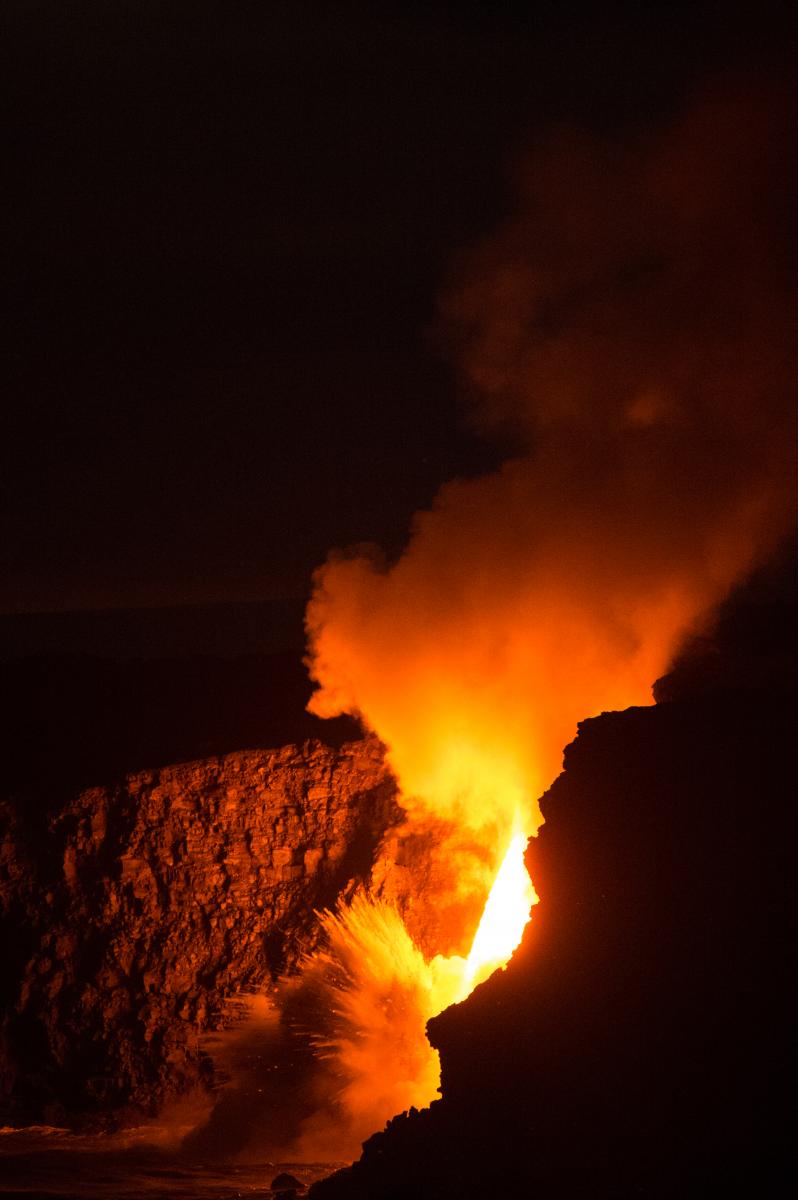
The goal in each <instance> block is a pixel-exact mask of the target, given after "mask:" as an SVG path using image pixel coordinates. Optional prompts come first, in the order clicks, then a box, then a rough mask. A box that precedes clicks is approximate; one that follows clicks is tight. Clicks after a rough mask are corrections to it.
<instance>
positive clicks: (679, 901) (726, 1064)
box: [313, 690, 798, 1200]
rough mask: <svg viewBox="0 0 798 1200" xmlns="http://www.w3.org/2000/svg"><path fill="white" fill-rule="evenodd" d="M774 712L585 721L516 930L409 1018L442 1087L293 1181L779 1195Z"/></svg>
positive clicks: (785, 748) (726, 705) (779, 788)
mask: <svg viewBox="0 0 798 1200" xmlns="http://www.w3.org/2000/svg"><path fill="white" fill-rule="evenodd" d="M796 717H798V701H797V700H796V696H795V694H794V692H791V693H787V692H785V691H783V690H782V691H781V692H772V693H769V694H765V693H761V692H755V691H750V692H749V691H737V692H727V693H725V694H716V695H714V696H706V697H697V698H692V699H685V700H681V701H678V702H674V703H669V704H662V705H658V706H656V707H653V708H648V709H632V710H629V711H627V712H623V713H609V714H604V715H603V716H601V717H598V718H595V719H593V720H589V721H585V722H584V723H583V724H582V725H581V726H580V730H579V736H578V737H577V739H576V741H575V742H574V743H573V744H572V745H571V746H569V747H568V749H567V752H566V755H565V770H564V772H563V774H562V775H561V776H560V777H559V778H558V779H557V781H556V782H555V783H554V785H553V786H552V787H551V789H550V790H549V791H548V793H547V794H546V796H545V797H544V799H543V811H544V815H545V818H546V824H545V825H544V826H543V828H542V829H541V831H540V833H539V835H538V837H537V838H536V839H533V840H532V842H531V843H530V848H529V852H528V863H529V867H530V873H531V875H532V878H533V880H534V881H535V884H536V887H537V890H538V893H539V895H540V904H539V905H538V906H537V908H536V909H535V912H534V914H533V918H532V921H531V923H530V925H529V926H528V928H527V935H526V937H525V939H524V942H523V944H522V946H521V947H520V949H519V951H517V953H516V955H515V957H514V959H513V961H512V962H511V964H510V966H509V968H508V969H507V970H506V971H505V972H503V973H502V972H499V973H497V974H496V975H494V977H493V978H492V979H491V980H489V981H488V982H487V983H485V984H483V985H482V986H481V987H480V988H478V989H477V991H476V992H475V993H474V994H473V995H472V996H471V997H470V998H469V999H468V1000H467V1001H465V1002H464V1003H463V1004H460V1005H456V1006H454V1007H452V1008H450V1009H448V1010H447V1011H446V1012H445V1013H443V1014H441V1016H440V1017H437V1018H436V1019H435V1020H433V1021H431V1022H430V1025H429V1030H430V1040H431V1041H432V1042H433V1044H434V1045H436V1046H437V1047H438V1048H439V1050H440V1053H441V1060H442V1099H441V1100H440V1101H438V1102H436V1103H435V1104H433V1105H432V1107H431V1109H429V1110H426V1111H424V1112H422V1113H415V1112H411V1114H410V1115H409V1116H404V1117H399V1118H397V1119H396V1120H394V1121H393V1122H391V1123H390V1125H389V1126H388V1129H387V1131H386V1132H385V1133H383V1134H377V1135H376V1136H375V1137H373V1138H371V1139H370V1141H369V1142H367V1143H366V1146H365V1152H364V1155H363V1158H362V1160H361V1161H360V1162H359V1163H357V1164H355V1166H354V1167H353V1168H351V1169H350V1170H348V1171H346V1172H343V1173H341V1174H340V1175H338V1176H334V1177H333V1178H332V1179H330V1180H328V1181H326V1182H325V1183H323V1184H320V1185H317V1190H316V1189H314V1192H313V1194H314V1195H318V1196H319V1200H321V1198H322V1197H324V1200H328V1198H330V1200H332V1198H333V1197H334V1198H350V1200H351V1198H354V1197H358V1198H365V1197H368V1200H380V1198H384V1200H388V1197H391V1198H392V1200H397V1198H400V1197H407V1198H410V1197H426V1196H429V1197H433V1196H434V1197H436V1200H440V1198H445V1197H449V1196H452V1197H455V1196H456V1197H458V1198H460V1200H462V1198H464V1197H465V1198H468V1197H475V1198H476V1197H483V1196H485V1195H493V1194H497V1195H498V1194H503V1191H502V1189H503V1188H506V1189H507V1194H514V1192H515V1191H519V1193H520V1191H523V1192H524V1194H527V1192H528V1194H529V1195H536V1196H541V1197H552V1198H554V1197H556V1198H557V1200H563V1198H567V1197H570V1196H574V1197H576V1196H585V1195H590V1196H592V1197H610V1196H612V1197H627V1196H628V1197H632V1196H647V1197H655V1196H656V1197H663V1198H665V1197H673V1196H710V1195H713V1196H714V1195H721V1194H725V1192H726V1191H727V1190H728V1191H732V1190H733V1189H734V1187H735V1186H738V1187H739V1186H740V1185H742V1186H743V1189H744V1190H747V1191H748V1193H749V1194H751V1195H765V1194H766V1195H776V1194H781V1193H782V1192H786V1191H788V1190H791V1187H790V1185H789V1178H790V1174H791V1173H792V1172H794V1167H793V1166H792V1165H791V1164H792V1160H793V1155H792V1151H791V1149H790V1147H791V1141H792V1131H791V1129H790V1127H789V1117H788V1115H787V1114H788V1112H789V1105H785V1102H784V1099H783V1097H784V1095H785V1094H786V1092H787V1084H788V1083H789V1080H790V1078H791V1068H790V1065H789V1063H790V1048H791V1046H792V1045H793V1034H792V1025H793V1020H794V1011H795V1002H796V995H795V982H796V979H795V960H794V951H793V947H794V944H795V847H796V833H798V830H797V829H796V807H795V802H794V792H795V788H794V731H795V727H796ZM792 1183H793V1184H794V1178H793V1179H792Z"/></svg>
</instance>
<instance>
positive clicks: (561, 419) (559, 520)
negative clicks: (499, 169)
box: [307, 88, 796, 847]
mask: <svg viewBox="0 0 798 1200" xmlns="http://www.w3.org/2000/svg"><path fill="white" fill-rule="evenodd" d="M787 126H788V122H787V121H785V119H784V110H783V108H782V107H781V106H780V105H779V103H778V98H777V97H775V96H774V95H773V94H768V93H767V92H764V91H762V90H761V89H760V90H754V89H751V88H748V89H745V88H742V89H738V90H737V91H736V92H733V93H731V94H730V93H729V92H728V91H727V92H725V93H723V94H721V93H718V92H715V93H708V94H706V95H705V96H704V97H703V98H702V99H701V101H700V103H698V104H696V105H694V106H693V108H692V109H691V111H690V112H689V113H688V114H687V115H686V116H684V117H683V118H682V119H680V120H679V121H678V122H676V123H674V124H673V125H672V126H671V127H670V128H668V129H666V130H665V131H664V132H662V131H660V132H659V134H658V135H657V136H656V137H654V136H651V135H647V136H643V135H639V136H636V137H633V138H629V139H627V140H625V141H623V142H615V143H612V142H609V141H600V140H597V139H596V138H592V137H588V136H586V135H583V134H578V133H573V132H563V131H561V132H559V133H557V134H555V135H552V136H551V137H549V138H548V140H547V141H546V142H545V143H544V144H541V145H540V146H539V147H538V148H537V150H536V152H535V153H534V154H533V155H532V156H531V157H530V158H529V159H528V160H526V161H525V162H524V163H522V165H521V167H520V169H519V171H518V186H519V193H520V198H519V207H518V211H517V214H516V215H515V216H514V217H513V218H512V219H511V220H509V221H508V222H507V224H506V225H505V227H504V228H502V229H501V230H499V232H498V233H497V234H495V236H493V237H491V238H489V239H488V240H487V241H486V242H485V243H484V244H483V245H482V246H481V247H479V248H478V249H477V250H476V251H475V252H474V253H472V254H471V255H470V256H468V257H467V258H466V260H465V261H464V263H463V264H462V267H461V271H460V274H459V276H458V278H457V279H456V281H455V283H454V284H453V286H452V287H451V288H450V289H449V292H448V294H447V296H446V297H445V300H444V303H443V311H444V315H445V320H446V323H447V332H448V336H449V338H450V340H451V343H452V345H453V346H454V347H455V348H456V353H457V358H458V361H459V363H460V366H461V368H462V371H463V376H464V379H465V381H466V382H467V384H468V385H469V387H470V389H471V390H472V392H473V393H474V396H475V400H476V419H477V420H478V421H479V422H480V424H481V425H482V426H483V427H484V428H485V429H486V430H495V429H501V430H502V431H503V433H504V435H505V436H506V435H507V432H508V431H510V432H511V434H512V436H513V437H514V439H515V443H516V447H517V449H516V452H515V453H514V455H513V456H512V457H511V458H509V459H508V461H507V462H505V464H504V465H503V466H502V467H501V469H500V470H498V471H497V472H496V473H495V474H491V475H488V476H485V477H483V478H478V479H469V480H455V481H453V482H451V483H448V484H446V485H445V486H444V487H442V488H441V490H440V492H439V494H438V496H437V498H436V500H435V502H434V504H433V506H432V508H431V509H430V510H429V511H427V512H422V513H420V514H418V515H417V517H416V519H415V525H414V530H413V534H412V537H411V540H410V543H409V545H408V547H407V549H406V551H405V553H404V554H403V556H402V557H401V558H400V559H399V560H398V561H397V562H395V563H393V564H391V565H385V564H384V563H383V562H382V561H381V559H380V556H379V554H378V552H376V551H374V552H373V553H372V552H369V551H365V552H364V551H359V552H357V553H354V554H346V553H333V554H332V555H331V556H330V559H329V561H328V562H327V563H326V565H324V566H323V567H321V568H320V569H319V571H318V572H317V574H316V578H315V592H314V595H313V598H312V600H311V603H310V606H309V609H308V614H307V625H308V631H309V639H310V665H311V671H312V674H313V677H314V679H315V680H316V681H317V682H318V684H319V689H318V691H317V692H316V693H315V695H314V697H313V699H312V702H311V707H312V709H313V711H315V712H316V713H318V714H320V715H322V716H332V715H334V714H336V713H340V712H351V713H359V714H360V715H361V716H362V717H363V719H364V720H365V722H366V723H367V724H368V725H369V726H370V727H371V728H373V729H375V730H376V731H377V733H378V734H379V735H380V736H381V737H382V738H383V740H384V741H385V743H386V744H387V746H388V749H389V755H390V761H391V763H392V765H393V767H394V769H395V770H396V772H397V775H398V777H399V780H400V783H401V785H402V788H403V791H404V794H405V798H406V804H407V806H408V809H409V812H410V816H411V819H414V818H415V819H416V820H419V821H423V820H424V819H425V818H426V817H427V816H429V815H434V816H436V817H438V818H441V817H443V818H445V819H447V820H448V819H451V820H452V821H453V822H454V824H455V825H456V826H459V828H460V829H461V831H462V829H463V828H466V829H468V830H471V831H472V832H473V834H474V837H475V840H476V841H478V842H479V843H480V844H481V845H482V846H483V847H484V845H485V843H486V839H487V840H488V841H490V839H491V838H493V839H495V840H496V843H497V845H498V843H500V842H506V840H507V832H508V829H509V826H510V825H511V823H512V822H513V820H514V819H517V818H516V814H517V813H518V812H519V811H521V812H523V813H526V814H527V815H526V818H525V821H526V825H527V831H528V832H529V831H531V827H532V826H534V824H535V820H536V818H535V816H534V814H533V813H532V812H531V806H532V801H533V799H534V797H536V796H538V795H539V794H540V792H541V791H542V790H543V788H544V787H545V786H546V785H547V784H548V783H549V782H550V780H551V779H552V778H553V776H554V775H555V774H556V772H557V771H558V769H559V763H560V755H561V751H562V748H563V746H564V745H565V744H566V743H567V741H569V740H570V738H571V737H572V736H573V733H574V729H575V724H576V722H577V720H578V719H580V718H582V717H585V716H588V715H590V714H591V713H595V712H597V711H601V710H604V709H612V708H617V707H626V706H628V705H629V704H635V703H647V702H648V701H649V696H650V685H651V683H652V681H653V680H654V679H655V678H656V677H657V676H658V675H659V674H661V673H662V672H663V670H664V669H665V668H666V667H667V665H668V662H669V660H670V658H671V656H672V655H673V653H674V651H675V649H676V648H677V646H678V644H679V642H680V639H682V638H683V637H684V635H685V633H686V632H687V631H689V630H691V629H692V628H693V627H695V626H696V624H697V623H698V622H700V621H702V620H703V619H704V618H705V616H706V614H707V613H709V612H710V611H711V610H712V608H713V607H714V606H715V605H716V604H717V603H718V601H719V600H720V599H721V598H722V597H724V596H725V595H726V593H727V592H728V591H729V589H730V588H731V587H732V585H734V584H735V583H736V582H737V581H738V580H740V579H741V578H742V577H744V576H745V575H746V574H747V573H748V572H749V571H750V570H751V569H752V568H753V567H755V566H756V565H757V564H759V563H761V562H762V561H763V560H764V559H765V558H766V557H767V556H768V555H770V554H771V553H772V551H773V549H774V547H775V546H776V545H777V543H778V541H779V539H780V538H781V537H782V536H783V534H784V533H785V531H786V530H787V529H788V527H789V526H790V524H791V522H792V521H793V517H794V513H795V507H796V415H795V381H796V371H795V360H794V354H793V348H792V343H793V342H794V337H795V333H794V329H795V326H794V308H793V306H792V303H791V301H790V300H789V294H790V293H789V280H788V279H787V270H786V267H785V262H784V244H785V243H784V240H783V236H784V231H785V228H786V220H787V219H788V215H789V218H790V219H791V215H792V207H791V205H790V204H789V203H788V197H787V196H786V195H785V186H786V180H789V179H790V178H791V176H790V168H791V163H790V159H791V156H792V155H793V149H792V147H793V145H794V138H793V136H792V133H793V131H792V129H791V128H788V127H787ZM790 199H791V197H790ZM461 837H462V833H461Z"/></svg>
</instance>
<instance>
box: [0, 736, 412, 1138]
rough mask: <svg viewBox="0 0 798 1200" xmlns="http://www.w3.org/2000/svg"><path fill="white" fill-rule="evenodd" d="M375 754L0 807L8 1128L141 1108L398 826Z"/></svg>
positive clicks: (253, 765)
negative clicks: (38, 806)
mask: <svg viewBox="0 0 798 1200" xmlns="http://www.w3.org/2000/svg"><path fill="white" fill-rule="evenodd" d="M399 815H400V814H399V810H398V808H397V805H396V800H395V785H394V782H393V780H392V778H391V777H390V775H389V774H388V772H387V771H386V768H385V766H384V764H383V761H382V754H381V750H380V747H379V745H378V744H377V743H376V742H371V741H362V742H356V743H349V744H346V745H344V746H343V747H342V748H341V749H340V750H334V749H331V748H329V747H327V746H323V745H322V744H320V743H319V742H308V743H306V744H305V746H303V747H297V746H286V747H284V748H283V749H281V750H276V751H266V750H253V751H244V752H240V753H236V754H229V755H226V756H224V757H220V758H210V759H205V760H203V761H199V762H190V763H186V764H182V765H179V766H171V767H165V768H162V769H159V770H152V771H143V772H140V773H138V774H134V775H129V776H127V777H125V778H124V779H123V780H122V781H121V782H120V783H119V784H117V785H115V786H111V787H95V788H90V789H87V790H83V791H80V792H78V793H77V794H74V795H72V796H71V797H67V798H66V799H65V800H64V801H63V803H61V804H59V805H57V806H55V808H53V806H52V805H51V806H50V809H49V812H48V814H47V815H46V816H45V817H42V816H41V815H39V816H38V817H37V818H36V819H34V820H32V819H30V813H28V812H27V810H26V805H25V802H24V801H22V800H17V802H16V803H7V804H6V805H5V806H4V812H3V814H2V828H3V830H4V837H3V843H2V852H1V853H2V857H0V918H1V919H2V935H3V943H4V946H5V950H4V956H5V962H4V970H3V983H2V993H1V994H0V1003H1V1004H2V1036H3V1045H2V1050H3V1054H2V1056H1V1057H2V1063H3V1071H2V1076H0V1095H2V1102H3V1108H2V1119H4V1120H12V1121H26V1120H43V1119H44V1120H48V1121H51V1122H53V1121H55V1122H58V1121H63V1120H66V1119H70V1118H74V1117H75V1116H76V1115H77V1116H79V1115H83V1116H86V1115H91V1114H92V1113H97V1114H100V1113H105V1114H108V1113H115V1114H116V1115H117V1117H118V1116H120V1115H124V1114H125V1112H126V1111H127V1112H129V1113H130V1115H133V1113H134V1112H135V1111H139V1112H140V1111H142V1110H143V1111H145V1112H146V1111H154V1110H155V1109H156V1108H157V1107H158V1106H159V1105H160V1104H161V1103H162V1102H163V1101H164V1100H165V1099H166V1098H167V1097H168V1096H169V1095H171V1094H174V1093H177V1092H180V1091H183V1090H185V1089H186V1088H187V1087H190V1086H191V1085H192V1084H193V1083H196V1082H198V1081H200V1080H203V1079H206V1080H207V1078H208V1076H209V1074H210V1073H211V1071H212V1068H211V1067H210V1064H209V1063H208V1060H207V1059H205V1058H204V1057H203V1055H202V1054H201V1053H200V1051H199V1046H198V1038H199V1036H200V1035H201V1034H202V1033H203V1032H205V1031H208V1030H213V1029H215V1028H218V1027H219V1025H220V1024H221V1023H222V1021H223V1019H224V1018H223V1012H224V1005H225V1001H226V999H227V998H228V997H230V996H232V995H234V994H235V993H236V992H238V991H239V990H240V989H242V988H247V987H255V986H258V985H261V984H263V983H264V981H268V979H269V977H270V975H271V974H273V973H278V972H281V971H284V970H286V969H289V968H290V967H291V966H292V965H293V964H295V963H296V961H297V958H298V956H299V955H300V953H301V952H302V951H303V950H305V949H309V948H310V947H311V945H312V943H313V938H314V936H315V934H314V930H315V921H314V917H313V911H314V909H316V908H322V907H325V906H329V905H332V904H334V902H335V900H336V899H337V898H338V896H339V895H341V894H345V893H346V892H347V890H349V889H351V888H353V887H354V886H356V884H357V883H358V882H359V881H362V880H364V879H366V878H368V876H369V874H370V871H371V868H372V865H373V861H374V856H375V852H376V849H377V846H378V844H379V842H380V839H381V837H382V835H383V834H384V832H385V830H386V829H387V828H388V827H389V826H391V825H392V824H393V823H395V822H396V820H397V819H398V817H399Z"/></svg>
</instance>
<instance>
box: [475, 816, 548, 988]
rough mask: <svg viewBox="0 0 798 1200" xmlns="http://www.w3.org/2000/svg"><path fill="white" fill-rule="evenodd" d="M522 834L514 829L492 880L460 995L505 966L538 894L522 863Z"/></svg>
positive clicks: (523, 837) (524, 839) (522, 933)
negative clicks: (507, 847)
mask: <svg viewBox="0 0 798 1200" xmlns="http://www.w3.org/2000/svg"><path fill="white" fill-rule="evenodd" d="M525 849H526V838H525V836H524V835H523V833H516V834H515V836H514V837H513V839H512V841H511V842H510V846H509V849H508V851H507V853H506V854H505V856H504V860H503V862H502V865H501V866H500V867H499V872H498V874H497V876H496V879H495V880H494V883H493V887H492V888H491V890H490V895H489V896H488V899H487V900H486V902H485V908H484V909H483V912H482V917H481V919H480V922H479V927H478V929H477V932H476V933H475V934H474V941H473V942H472V944H471V950H470V952H469V955H468V958H467V960H466V970H465V976H464V978H463V989H464V990H463V997H462V998H463V999H464V998H465V997H466V996H468V995H470V993H471V992H472V991H473V990H474V988H475V987H476V986H477V984H479V983H482V981H483V980H485V979H487V978H488V976H489V975H492V974H493V972H494V971H495V970H496V969H497V968H499V967H505V966H506V965H507V963H508V962H509V961H510V959H511V957H512V955H513V952H514V951H515V950H516V949H517V947H518V946H519V945H520V942H521V938H522V937H523V935H524V929H525V928H526V926H527V923H528V921H529V918H530V916H531V915H532V914H531V912H530V909H531V908H532V905H533V904H537V902H538V897H537V895H536V893H535V888H534V886H533V884H532V880H531V879H530V878H529V872H528V871H527V869H526V866H525V864H524V850H525Z"/></svg>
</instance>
